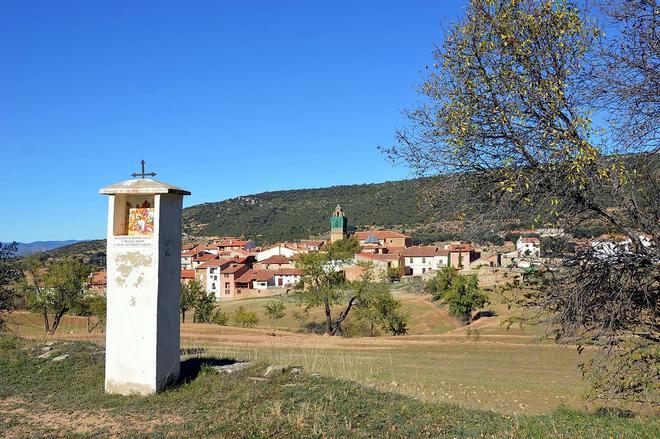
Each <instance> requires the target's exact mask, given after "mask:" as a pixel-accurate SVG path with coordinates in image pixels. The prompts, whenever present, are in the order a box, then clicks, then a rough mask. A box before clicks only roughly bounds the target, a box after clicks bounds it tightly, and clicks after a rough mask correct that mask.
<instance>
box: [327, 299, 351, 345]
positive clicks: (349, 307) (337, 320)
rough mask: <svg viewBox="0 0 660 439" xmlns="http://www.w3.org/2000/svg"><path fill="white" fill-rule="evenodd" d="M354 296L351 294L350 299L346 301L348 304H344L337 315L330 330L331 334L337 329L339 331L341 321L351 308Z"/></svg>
mask: <svg viewBox="0 0 660 439" xmlns="http://www.w3.org/2000/svg"><path fill="white" fill-rule="evenodd" d="M355 299H356V297H355V296H353V297H351V300H349V301H348V305H346V308H344V310H343V311H342V312H341V314H339V317H337V319H336V320H335V327H334V329H333V330H332V335H335V334H336V333H337V331H341V322H343V321H344V320H346V317H348V313H349V312H351V308H353V303H355Z"/></svg>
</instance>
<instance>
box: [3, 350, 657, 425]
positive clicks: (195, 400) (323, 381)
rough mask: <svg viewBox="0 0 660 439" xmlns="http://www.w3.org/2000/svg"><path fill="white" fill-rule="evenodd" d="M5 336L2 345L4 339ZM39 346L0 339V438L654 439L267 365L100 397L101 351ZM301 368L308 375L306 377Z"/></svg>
mask: <svg viewBox="0 0 660 439" xmlns="http://www.w3.org/2000/svg"><path fill="white" fill-rule="evenodd" d="M3 338H4V340H3ZM43 348H44V344H43V342H42V341H37V340H23V339H11V338H9V337H0V370H2V373H1V374H0V425H1V426H2V427H1V428H2V432H3V434H2V435H3V437H7V438H19V437H63V436H66V437H131V438H137V437H165V436H167V437H200V438H204V437H226V438H239V437H253V438H256V437H310V438H316V437H318V438H322V437H365V438H366V437H385V438H394V437H405V438H407V437H450V438H468V437H470V438H476V437H495V438H500V437H514V438H515V437H520V438H543V437H553V438H580V437H585V438H587V437H588V438H591V437H616V438H653V437H658V435H660V425H659V423H658V422H657V419H654V418H644V417H636V418H628V417H622V416H615V415H613V414H611V413H610V414H607V413H602V414H588V413H584V412H580V411H576V410H573V409H570V408H567V407H565V406H562V407H559V408H557V409H555V410H553V411H552V412H551V413H548V414H543V415H527V414H505V413H497V412H494V411H489V410H484V409H481V410H475V409H469V408H464V407H460V406H458V405H455V404H446V403H437V402H427V401H421V400H419V399H417V398H413V397H410V396H405V395H400V394H397V393H394V392H390V391H381V390H378V389H375V388H372V387H371V386H369V385H366V386H365V385H361V384H358V383H354V382H350V381H346V380H339V379H333V378H326V377H323V376H317V375H314V374H310V373H302V374H293V373H290V372H286V371H285V372H283V373H278V374H272V375H269V376H268V377H265V375H264V369H265V366H266V364H267V363H264V362H256V363H254V364H253V365H252V366H251V367H250V368H248V369H246V370H244V371H241V372H238V373H235V374H232V375H224V374H219V373H217V372H216V371H215V370H214V369H212V368H211V367H210V365H212V364H221V363H223V362H225V363H226V362H228V360H227V359H222V358H218V357H215V358H211V357H210V356H205V357H204V358H193V359H189V360H186V361H184V362H183V363H182V379H181V381H180V382H179V383H178V384H177V385H175V386H173V387H172V388H170V389H168V390H166V391H165V392H162V393H160V394H158V395H152V396H148V397H124V396H118V395H106V394H105V393H104V392H103V351H102V348H101V347H99V346H98V345H96V344H92V343H87V342H77V341H75V342H71V341H62V340H60V341H57V342H56V343H55V344H54V346H53V349H54V350H56V351H57V353H58V355H59V354H67V355H68V358H66V359H65V360H63V361H60V362H53V361H52V360H50V359H39V358H37V357H38V355H40V354H41V352H42V349H43ZM307 372H308V371H307Z"/></svg>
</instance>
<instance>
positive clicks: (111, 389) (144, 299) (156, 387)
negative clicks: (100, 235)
mask: <svg viewBox="0 0 660 439" xmlns="http://www.w3.org/2000/svg"><path fill="white" fill-rule="evenodd" d="M143 173H144V169H143ZM100 193H101V194H106V195H109V197H108V202H109V204H108V233H107V239H108V249H107V271H108V274H107V299H108V305H107V320H106V322H107V327H106V346H105V349H106V354H105V391H106V392H108V393H118V394H122V395H147V394H151V393H155V392H158V391H160V390H161V389H163V387H165V386H166V385H167V384H169V383H171V382H172V381H174V380H176V378H177V377H178V376H179V337H180V336H179V287H180V283H181V208H182V202H183V196H184V195H190V192H188V191H186V190H183V189H180V188H177V187H174V186H170V185H167V184H165V183H161V182H159V181H156V180H151V179H144V178H143V179H135V180H126V181H122V182H120V183H117V184H113V185H111V186H107V187H105V188H103V189H101V190H100Z"/></svg>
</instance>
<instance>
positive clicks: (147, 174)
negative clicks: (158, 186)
mask: <svg viewBox="0 0 660 439" xmlns="http://www.w3.org/2000/svg"><path fill="white" fill-rule="evenodd" d="M140 165H142V172H140V173H139V174H138V173H137V172H133V173H132V174H131V176H133V177H140V178H144V177H146V176H149V177H155V176H156V173H155V172H144V160H142V161H140Z"/></svg>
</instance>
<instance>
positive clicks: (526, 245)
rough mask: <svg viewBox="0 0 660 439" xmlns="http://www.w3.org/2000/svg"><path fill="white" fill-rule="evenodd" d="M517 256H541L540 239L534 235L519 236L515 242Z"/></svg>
mask: <svg viewBox="0 0 660 439" xmlns="http://www.w3.org/2000/svg"><path fill="white" fill-rule="evenodd" d="M516 250H517V251H518V257H521V258H524V257H530V258H538V257H540V256H541V241H540V240H539V239H538V238H534V237H525V236H521V237H520V238H518V241H517V242H516Z"/></svg>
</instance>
